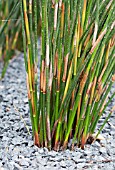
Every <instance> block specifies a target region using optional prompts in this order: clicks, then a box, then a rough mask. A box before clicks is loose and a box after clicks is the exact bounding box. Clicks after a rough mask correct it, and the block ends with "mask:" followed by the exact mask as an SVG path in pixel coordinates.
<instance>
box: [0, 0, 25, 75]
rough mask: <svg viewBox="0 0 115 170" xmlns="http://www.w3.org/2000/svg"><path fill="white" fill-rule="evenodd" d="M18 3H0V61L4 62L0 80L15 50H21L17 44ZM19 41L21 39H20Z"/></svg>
mask: <svg viewBox="0 0 115 170" xmlns="http://www.w3.org/2000/svg"><path fill="white" fill-rule="evenodd" d="M19 4H20V2H18V1H17V0H16V1H15V2H14V1H13V0H10V1H1V2H0V60H2V61H3V62H4V64H3V65H4V66H3V70H2V74H1V78H3V77H4V75H5V72H6V69H7V66H8V63H9V60H10V59H11V58H12V56H13V55H14V54H15V50H16V49H19V50H21V49H22V45H21V44H20V42H19V37H21V36H20V34H21V17H20V7H19ZM20 40H21V39H20Z"/></svg>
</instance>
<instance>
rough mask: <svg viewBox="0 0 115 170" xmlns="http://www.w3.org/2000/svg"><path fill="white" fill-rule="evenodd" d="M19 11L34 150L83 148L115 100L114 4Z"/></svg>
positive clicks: (82, 1)
mask: <svg viewBox="0 0 115 170" xmlns="http://www.w3.org/2000/svg"><path fill="white" fill-rule="evenodd" d="M27 2H29V6H27ZM20 9H21V18H22V35H23V46H24V59H25V68H26V73H27V74H26V76H27V90H28V100H29V107H30V115H31V122H32V130H33V137H34V142H35V145H37V146H38V147H47V148H49V149H54V150H56V151H57V150H59V149H66V148H67V146H68V142H69V141H70V139H71V141H72V144H71V147H72V149H73V148H74V146H76V145H77V146H78V147H81V148H82V149H83V148H84V146H85V144H86V142H87V140H88V139H89V138H90V137H91V136H92V134H93V133H94V132H95V128H96V125H97V123H98V121H99V119H100V117H101V116H103V113H104V111H105V109H106V107H107V106H108V104H109V103H110V102H111V100H112V99H113V97H114V95H115V92H114V93H113V94H112V96H110V97H109V98H108V95H109V92H110V90H111V87H112V84H113V82H114V81H115V55H114V52H115V46H114V40H115V29H114V26H115V15H114V9H115V1H114V0H111V1H110V0H104V1H100V0H95V1H92V0H79V1H78V0H73V1H71V0H52V1H48V0H42V1H39V2H38V1H37V0H28V1H26V0H20ZM38 15H39V16H40V20H41V37H40V38H41V57H40V60H39V59H38V44H37V42H38V36H37V35H38V28H37V23H38ZM38 63H40V68H38ZM38 69H40V80H38ZM114 109H115V107H113V108H111V111H110V113H109V114H108V115H106V117H105V120H104V122H103V124H102V126H101V127H100V129H99V130H98V132H96V134H97V135H96V137H95V139H96V138H97V136H98V135H99V133H100V132H101V130H102V129H103V127H104V125H105V123H106V122H107V120H108V119H109V117H110V116H111V114H112V112H113V111H114ZM95 139H94V140H95Z"/></svg>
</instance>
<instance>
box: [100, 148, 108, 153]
mask: <svg viewBox="0 0 115 170" xmlns="http://www.w3.org/2000/svg"><path fill="white" fill-rule="evenodd" d="M99 152H100V154H105V153H107V150H106V148H105V147H101V148H100V150H99Z"/></svg>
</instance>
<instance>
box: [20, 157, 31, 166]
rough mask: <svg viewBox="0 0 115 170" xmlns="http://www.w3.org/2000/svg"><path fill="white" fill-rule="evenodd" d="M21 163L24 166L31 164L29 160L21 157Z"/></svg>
mask: <svg viewBox="0 0 115 170" xmlns="http://www.w3.org/2000/svg"><path fill="white" fill-rule="evenodd" d="M19 164H20V165H22V166H26V167H28V166H29V162H27V161H26V160H25V159H21V160H20V162H19Z"/></svg>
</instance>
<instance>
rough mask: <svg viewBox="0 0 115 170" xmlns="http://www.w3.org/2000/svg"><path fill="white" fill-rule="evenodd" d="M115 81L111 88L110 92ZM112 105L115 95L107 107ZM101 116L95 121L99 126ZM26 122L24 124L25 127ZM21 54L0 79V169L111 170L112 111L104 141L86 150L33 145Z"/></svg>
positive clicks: (114, 145) (114, 150)
mask: <svg viewBox="0 0 115 170" xmlns="http://www.w3.org/2000/svg"><path fill="white" fill-rule="evenodd" d="M114 88H115V84H114V86H113V88H112V89H111V93H112V91H113V90H114ZM113 104H115V98H114V100H113V101H112V103H111V105H110V106H109V107H108V108H107V110H106V112H105V115H106V114H107V113H108V112H109V110H110V107H111V106H112V105H113ZM103 120H104V119H103V118H101V119H100V121H99V124H98V127H97V128H99V127H100V125H101V123H102V121H103ZM25 124H26V126H25ZM28 129H29V132H30V133H31V124H30V118H29V109H28V99H27V90H26V82H25V69H24V62H23V57H22V56H20V57H17V58H14V59H13V60H12V61H11V62H10V64H9V67H8V70H7V73H6V75H5V78H4V79H3V80H2V81H1V82H0V170H26V169H28V170H33V169H36V170H47V169H52V170H53V169H54V170H56V169H57V170H58V169H60V170H63V169H69V170H73V169H78V170H85V169H87V170H90V169H91V170H97V169H101V170H106V169H109V170H114V169H115V113H113V114H112V116H111V118H110V120H109V121H108V123H107V124H106V126H105V128H104V130H103V131H102V135H103V137H104V138H105V140H103V141H101V142H100V143H99V142H97V141H96V142H95V143H93V144H92V145H86V147H85V150H81V149H79V148H76V149H75V151H70V150H68V149H67V150H65V151H63V152H55V151H50V152H49V151H48V150H47V149H46V148H37V147H36V146H34V145H33V140H32V138H31V135H30V134H29V132H28Z"/></svg>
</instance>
